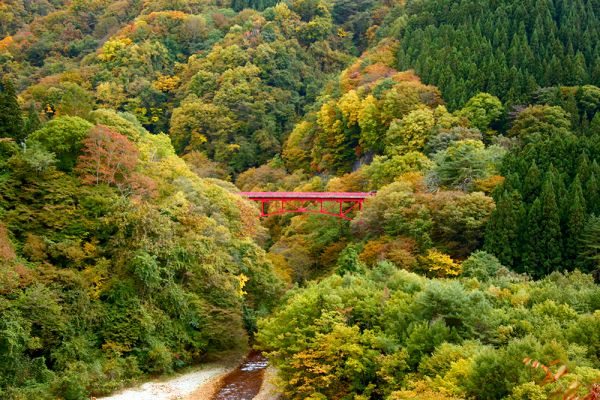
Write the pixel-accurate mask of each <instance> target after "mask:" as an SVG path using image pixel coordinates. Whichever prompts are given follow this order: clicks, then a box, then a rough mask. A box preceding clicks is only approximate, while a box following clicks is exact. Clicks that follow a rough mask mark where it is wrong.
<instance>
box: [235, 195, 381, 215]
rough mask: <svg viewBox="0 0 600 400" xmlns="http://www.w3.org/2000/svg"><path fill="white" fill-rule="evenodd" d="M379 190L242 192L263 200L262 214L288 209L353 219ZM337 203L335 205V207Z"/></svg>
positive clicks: (261, 203) (286, 210)
mask: <svg viewBox="0 0 600 400" xmlns="http://www.w3.org/2000/svg"><path fill="white" fill-rule="evenodd" d="M375 193H376V192H242V193H240V194H241V195H242V196H244V197H247V198H248V199H250V200H254V201H257V202H260V216H261V217H270V216H272V215H281V214H285V213H313V214H325V215H332V216H334V217H338V218H343V219H346V220H351V219H352V218H350V217H349V216H348V215H349V214H350V213H351V212H352V211H357V210H362V207H363V202H364V201H365V199H366V198H368V197H370V196H374V195H375ZM332 205H334V207H332Z"/></svg>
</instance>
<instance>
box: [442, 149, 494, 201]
mask: <svg viewBox="0 0 600 400" xmlns="http://www.w3.org/2000/svg"><path fill="white" fill-rule="evenodd" d="M504 154H505V150H504V149H503V148H501V147H498V146H490V147H487V148H486V147H485V145H484V144H483V143H482V142H480V141H476V140H461V141H456V142H453V143H452V144H450V145H449V146H448V147H447V148H446V149H445V150H442V151H440V152H438V153H436V154H435V155H434V160H435V163H436V165H435V167H434V168H433V170H432V174H433V176H432V179H433V180H434V181H435V183H437V184H439V185H441V186H446V187H451V188H457V189H462V190H469V189H472V188H473V185H474V183H475V181H477V180H481V179H486V178H489V177H491V176H493V175H497V171H498V165H499V164H500V160H502V157H503V156H504Z"/></svg>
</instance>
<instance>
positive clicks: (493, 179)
mask: <svg viewBox="0 0 600 400" xmlns="http://www.w3.org/2000/svg"><path fill="white" fill-rule="evenodd" d="M503 182H504V177H503V176H500V175H493V176H490V177H489V178H484V179H476V180H475V186H474V188H475V190H477V191H480V192H484V193H488V194H489V193H492V192H493V191H494V189H496V187H497V186H499V185H500V184H502V183H503Z"/></svg>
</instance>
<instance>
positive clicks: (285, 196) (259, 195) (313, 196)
mask: <svg viewBox="0 0 600 400" xmlns="http://www.w3.org/2000/svg"><path fill="white" fill-rule="evenodd" d="M240 194H241V195H242V196H244V197H247V198H249V199H251V200H305V201H308V200H362V199H366V198H367V197H370V196H373V195H374V194H375V193H374V192H241V193H240Z"/></svg>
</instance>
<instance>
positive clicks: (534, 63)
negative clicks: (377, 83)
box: [384, 0, 600, 109]
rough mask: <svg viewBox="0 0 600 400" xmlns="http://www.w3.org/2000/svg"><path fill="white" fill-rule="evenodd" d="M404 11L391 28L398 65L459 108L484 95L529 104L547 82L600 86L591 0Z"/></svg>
mask: <svg viewBox="0 0 600 400" xmlns="http://www.w3.org/2000/svg"><path fill="white" fill-rule="evenodd" d="M398 8H399V9H398V10H397V12H396V13H395V15H394V16H393V17H391V18H389V20H388V21H389V22H388V24H387V26H386V27H385V28H384V32H385V34H387V35H391V36H393V37H396V38H397V39H399V41H400V49H399V51H398V68H399V69H409V68H414V69H415V70H416V73H417V74H419V76H421V77H422V78H423V80H424V81H425V82H429V83H432V84H435V85H437V86H439V87H440V89H441V90H442V93H443V94H444V98H445V99H446V100H447V101H448V103H449V105H450V107H451V108H452V109H457V108H460V107H461V106H462V105H463V104H464V103H465V102H466V101H467V100H468V99H469V98H471V97H473V96H474V95H476V94H477V93H479V92H486V93H490V94H492V95H495V96H498V97H499V98H500V99H501V100H502V101H503V102H506V103H508V104H523V103H526V102H528V101H530V99H531V96H532V94H534V92H535V91H536V90H537V89H538V88H540V87H542V88H544V87H552V86H557V85H561V84H562V85H572V86H577V85H583V84H587V83H591V84H595V85H598V84H599V83H600V82H599V81H598V79H599V75H598V71H599V68H598V63H599V62H600V58H599V57H598V50H597V49H596V47H595V46H594V43H595V42H596V41H597V40H598V31H597V30H596V29H595V26H596V25H597V22H598V21H597V18H598V15H597V14H596V12H595V11H594V9H593V7H587V6H586V5H584V3H578V6H574V5H573V4H569V5H568V6H566V5H565V6H562V3H556V2H545V3H543V4H542V3H539V2H536V1H525V2H523V1H514V0H502V1H501V2H500V3H497V2H493V1H483V2H481V1H475V0H473V1H466V2H461V3H460V4H457V5H455V6H449V5H448V4H447V2H445V1H443V0H431V1H425V2H419V1H414V2H409V3H407V5H406V7H402V6H399V7H398ZM499 9H501V10H502V12H498V10H499ZM528 10H534V11H533V12H528ZM474 21H475V22H474ZM581 21H589V22H588V23H580V22H581ZM565 27H569V28H565ZM574 38H579V39H577V40H574ZM584 38H585V39H584ZM575 42H577V43H576V44H575ZM448 49H452V51H448Z"/></svg>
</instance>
